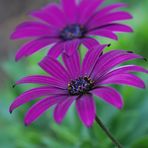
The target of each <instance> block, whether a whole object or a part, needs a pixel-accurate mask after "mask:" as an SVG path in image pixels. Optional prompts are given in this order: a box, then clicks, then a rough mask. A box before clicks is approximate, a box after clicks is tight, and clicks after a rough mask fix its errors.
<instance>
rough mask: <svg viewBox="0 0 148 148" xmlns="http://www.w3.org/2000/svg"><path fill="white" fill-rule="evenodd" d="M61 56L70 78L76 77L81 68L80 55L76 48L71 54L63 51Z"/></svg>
mask: <svg viewBox="0 0 148 148" xmlns="http://www.w3.org/2000/svg"><path fill="white" fill-rule="evenodd" d="M62 58H63V62H64V65H65V66H66V68H67V71H68V72H69V75H70V77H71V79H76V78H78V77H79V76H80V69H81V67H80V55H79V53H78V51H77V50H76V52H75V53H73V55H71V56H68V55H67V54H66V53H64V54H63V56H62Z"/></svg>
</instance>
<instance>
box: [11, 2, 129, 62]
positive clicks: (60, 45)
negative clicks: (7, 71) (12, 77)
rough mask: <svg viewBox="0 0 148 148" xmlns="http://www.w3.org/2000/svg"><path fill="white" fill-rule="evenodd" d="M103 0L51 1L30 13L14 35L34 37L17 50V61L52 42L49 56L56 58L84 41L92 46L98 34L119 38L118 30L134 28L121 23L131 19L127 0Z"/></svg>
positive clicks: (126, 30) (69, 53)
mask: <svg viewBox="0 0 148 148" xmlns="http://www.w3.org/2000/svg"><path fill="white" fill-rule="evenodd" d="M103 2H104V0H91V1H90V0H80V1H79V2H78V1H77V0H61V3H60V4H56V3H50V4H49V5H47V6H45V7H43V8H42V9H40V10H36V11H33V12H31V13H30V16H31V17H33V18H35V19H33V20H28V21H25V22H23V23H21V24H20V25H18V26H17V27H16V29H15V31H14V32H13V33H12V35H11V39H25V38H27V39H31V41H29V42H28V43H25V44H24V45H23V46H22V47H21V48H20V49H19V50H18V52H17V54H16V61H17V60H20V59H21V58H23V57H27V56H30V55H32V54H34V53H35V52H37V51H39V50H40V49H42V48H44V47H48V46H49V45H50V47H48V48H50V50H49V52H48V56H52V57H54V58H57V57H58V56H59V55H60V54H61V53H62V52H63V51H66V52H67V54H68V55H71V54H73V53H74V51H75V50H76V49H78V47H79V46H80V45H81V44H83V45H84V46H85V47H87V48H90V47H91V46H92V45H98V44H99V43H98V41H97V40H96V39H95V38H94V37H95V36H102V37H107V38H111V39H114V40H117V39H118V37H117V35H116V34H115V33H116V32H132V28H131V27H129V26H127V25H124V24H122V23H120V21H124V20H128V19H131V18H132V16H131V15H130V14H129V13H128V12H125V11H119V10H117V9H118V8H120V7H126V6H127V5H126V4H124V3H115V4H112V5H109V6H106V7H102V6H101V4H102V3H103Z"/></svg>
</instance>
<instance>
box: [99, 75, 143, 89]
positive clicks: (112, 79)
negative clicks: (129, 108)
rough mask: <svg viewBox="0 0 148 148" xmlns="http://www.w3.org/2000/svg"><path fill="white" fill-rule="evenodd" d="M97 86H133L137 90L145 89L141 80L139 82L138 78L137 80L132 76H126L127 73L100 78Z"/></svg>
mask: <svg viewBox="0 0 148 148" xmlns="http://www.w3.org/2000/svg"><path fill="white" fill-rule="evenodd" d="M98 84H99V85H104V84H120V85H129V86H134V87H138V88H145V84H144V81H143V80H141V79H140V78H138V77H137V76H135V75H133V74H127V73H124V74H116V75H112V76H106V77H104V78H102V79H101V80H100V81H99V83H98Z"/></svg>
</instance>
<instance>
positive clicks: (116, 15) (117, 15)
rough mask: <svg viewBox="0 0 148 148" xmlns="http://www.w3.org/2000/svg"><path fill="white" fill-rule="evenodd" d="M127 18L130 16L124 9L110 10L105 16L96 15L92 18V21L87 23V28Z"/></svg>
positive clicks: (130, 17)
mask: <svg viewBox="0 0 148 148" xmlns="http://www.w3.org/2000/svg"><path fill="white" fill-rule="evenodd" d="M128 19H132V16H131V15H130V14H129V13H128V12H124V11H117V12H112V13H110V14H107V15H105V16H102V17H98V18H97V17H96V18H94V19H92V21H90V22H89V24H88V28H92V27H93V28H97V27H101V26H102V25H106V24H108V23H112V22H115V21H123V20H128ZM90 26H92V27H90Z"/></svg>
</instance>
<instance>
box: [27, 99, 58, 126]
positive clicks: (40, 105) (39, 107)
mask: <svg viewBox="0 0 148 148" xmlns="http://www.w3.org/2000/svg"><path fill="white" fill-rule="evenodd" d="M60 100H61V97H59V96H58V97H48V98H45V99H42V100H40V101H38V102H37V103H35V104H34V105H33V106H32V107H31V108H30V109H29V110H28V112H27V113H26V115H25V119H24V123H25V125H26V126H28V125H30V124H31V123H32V122H34V121H35V120H37V119H38V118H39V117H40V116H41V115H42V114H43V113H44V112H46V111H47V110H48V109H49V108H50V107H51V106H53V105H54V104H57V103H58V102H59V101H60Z"/></svg>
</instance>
